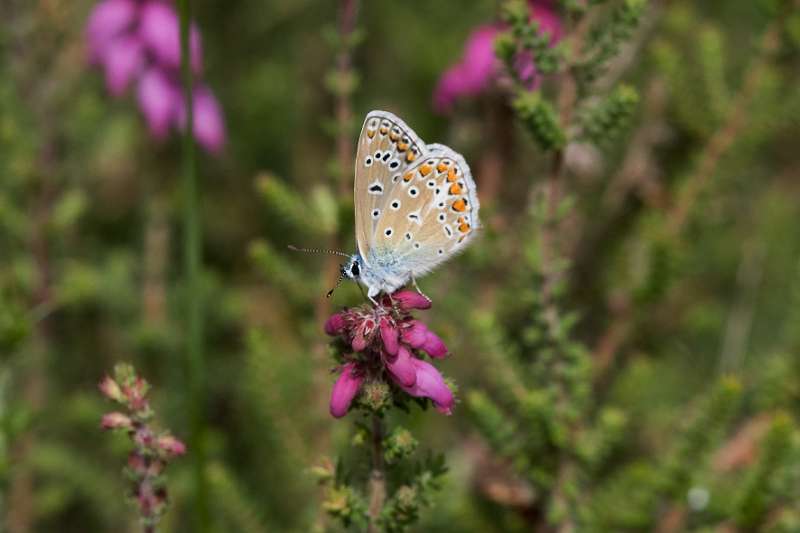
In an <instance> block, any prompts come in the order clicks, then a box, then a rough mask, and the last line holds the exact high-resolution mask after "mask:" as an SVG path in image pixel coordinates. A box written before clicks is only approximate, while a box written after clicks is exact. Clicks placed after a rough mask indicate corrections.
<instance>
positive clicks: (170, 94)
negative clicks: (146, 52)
mask: <svg viewBox="0 0 800 533" xmlns="http://www.w3.org/2000/svg"><path fill="white" fill-rule="evenodd" d="M137 97H138V101H139V107H140V108H141V110H142V114H144V118H145V120H146V121H147V125H148V126H149V128H150V133H152V134H153V136H154V137H155V138H156V139H163V138H165V137H166V136H167V134H168V133H169V129H170V127H171V126H172V124H173V123H174V121H175V115H176V112H177V109H178V107H177V106H178V105H180V100H181V99H180V92H179V91H178V89H177V88H176V87H175V85H174V84H173V83H172V82H171V81H170V80H169V78H168V77H167V76H166V75H165V74H164V72H163V71H161V70H160V69H157V68H151V69H149V70H148V71H147V72H145V73H144V75H143V76H142V78H141V79H140V80H139V90H138V91H137Z"/></svg>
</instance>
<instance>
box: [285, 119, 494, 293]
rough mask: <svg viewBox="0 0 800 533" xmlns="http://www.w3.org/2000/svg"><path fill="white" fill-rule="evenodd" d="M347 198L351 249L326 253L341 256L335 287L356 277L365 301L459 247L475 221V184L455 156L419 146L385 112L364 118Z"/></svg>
mask: <svg viewBox="0 0 800 533" xmlns="http://www.w3.org/2000/svg"><path fill="white" fill-rule="evenodd" d="M354 199H355V232H356V245H357V250H356V252H355V253H354V254H352V255H349V256H348V254H345V253H343V252H331V253H337V254H340V255H344V256H347V257H348V261H347V262H346V263H345V264H343V265H342V266H341V270H340V276H339V280H338V281H337V283H336V286H337V287H338V286H339V283H341V281H342V280H343V279H351V280H353V281H356V282H357V283H360V284H361V285H363V286H364V287H366V288H367V297H368V298H369V299H370V300H372V301H373V302H375V297H376V296H378V295H379V294H380V293H385V294H392V293H393V292H394V291H396V290H397V289H399V288H400V287H403V286H404V285H406V284H407V283H408V282H409V281H411V282H413V283H414V286H415V287H416V286H417V284H416V280H417V278H419V277H421V276H423V275H425V274H427V273H428V272H430V271H431V270H433V269H434V268H436V267H437V266H438V265H439V264H441V263H443V262H444V261H446V260H448V259H449V258H451V257H453V256H454V255H456V254H458V253H459V252H461V251H463V250H464V249H465V248H466V246H467V245H468V244H469V243H470V242H471V240H472V239H473V237H474V236H475V234H476V230H477V229H478V228H479V227H480V221H479V219H478V210H479V208H480V204H479V202H478V196H477V193H476V187H475V182H474V181H473V179H472V174H471V173H470V170H469V166H468V165H467V162H466V161H464V158H463V157H462V156H461V154H459V153H457V152H455V151H453V150H452V149H451V148H449V147H447V146H444V145H441V144H430V145H427V144H425V143H424V142H423V141H422V139H420V138H419V136H418V135H417V134H416V133H414V130H412V129H411V128H409V127H408V126H407V125H406V123H405V122H403V121H402V120H401V119H399V118H398V117H396V116H395V115H393V114H392V113H389V112H388V111H371V112H370V113H368V114H367V116H366V118H365V119H364V125H363V126H362V128H361V134H360V135H359V137H358V149H357V152H356V160H355V186H354ZM294 249H297V248H294ZM307 251H323V250H307ZM335 288H336V287H334V289H335ZM417 290H419V288H417ZM332 293H333V289H332V290H331V291H330V292H329V293H328V296H330V295H331V294H332Z"/></svg>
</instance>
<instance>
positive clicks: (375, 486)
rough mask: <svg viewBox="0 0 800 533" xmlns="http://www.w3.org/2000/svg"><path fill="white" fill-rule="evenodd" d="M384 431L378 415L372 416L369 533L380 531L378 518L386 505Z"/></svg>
mask: <svg viewBox="0 0 800 533" xmlns="http://www.w3.org/2000/svg"><path fill="white" fill-rule="evenodd" d="M385 432H386V430H385V428H384V425H383V420H382V419H381V417H380V415H377V414H373V415H372V472H371V473H370V477H369V526H368V528H367V531H368V532H369V533H377V532H378V531H379V530H380V525H379V521H380V517H381V511H383V506H384V504H385V503H386V472H385V466H384V463H383V437H384V434H385Z"/></svg>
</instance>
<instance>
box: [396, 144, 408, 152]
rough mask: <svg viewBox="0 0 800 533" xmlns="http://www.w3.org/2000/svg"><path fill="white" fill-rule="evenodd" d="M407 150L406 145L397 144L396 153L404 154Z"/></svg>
mask: <svg viewBox="0 0 800 533" xmlns="http://www.w3.org/2000/svg"><path fill="white" fill-rule="evenodd" d="M406 150H408V143H404V142H399V143H397V151H398V152H405V151H406Z"/></svg>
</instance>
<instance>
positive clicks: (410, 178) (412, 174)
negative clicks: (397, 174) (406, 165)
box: [403, 172, 414, 182]
mask: <svg viewBox="0 0 800 533" xmlns="http://www.w3.org/2000/svg"><path fill="white" fill-rule="evenodd" d="M413 178H414V173H413V172H409V173H408V174H406V175H405V176H403V181H405V182H409V181H411V180H412V179H413Z"/></svg>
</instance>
